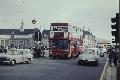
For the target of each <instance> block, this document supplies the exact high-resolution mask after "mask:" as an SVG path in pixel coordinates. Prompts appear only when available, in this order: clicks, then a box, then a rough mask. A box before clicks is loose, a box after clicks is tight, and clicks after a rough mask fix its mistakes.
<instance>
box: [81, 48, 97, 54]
mask: <svg viewBox="0 0 120 80" xmlns="http://www.w3.org/2000/svg"><path fill="white" fill-rule="evenodd" d="M83 54H95V51H94V50H90V49H87V50H84V51H83Z"/></svg>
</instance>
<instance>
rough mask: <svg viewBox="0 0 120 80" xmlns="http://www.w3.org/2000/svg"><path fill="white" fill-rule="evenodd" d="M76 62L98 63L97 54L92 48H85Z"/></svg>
mask: <svg viewBox="0 0 120 80" xmlns="http://www.w3.org/2000/svg"><path fill="white" fill-rule="evenodd" d="M78 64H79V65H80V64H93V65H98V64H99V56H98V54H97V53H96V51H95V50H93V49H85V50H84V51H83V53H82V54H81V55H79V58H78Z"/></svg>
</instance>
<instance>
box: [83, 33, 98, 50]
mask: <svg viewBox="0 0 120 80" xmlns="http://www.w3.org/2000/svg"><path fill="white" fill-rule="evenodd" d="M83 46H84V47H86V48H94V47H96V37H95V36H94V35H93V34H92V33H91V32H89V31H83Z"/></svg>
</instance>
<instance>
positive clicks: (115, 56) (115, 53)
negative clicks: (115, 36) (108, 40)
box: [113, 49, 118, 67]
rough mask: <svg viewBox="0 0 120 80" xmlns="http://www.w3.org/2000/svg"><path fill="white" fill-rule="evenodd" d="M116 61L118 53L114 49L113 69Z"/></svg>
mask: <svg viewBox="0 0 120 80" xmlns="http://www.w3.org/2000/svg"><path fill="white" fill-rule="evenodd" d="M117 60H118V52H117V50H116V49H113V63H114V65H115V67H116V66H117Z"/></svg>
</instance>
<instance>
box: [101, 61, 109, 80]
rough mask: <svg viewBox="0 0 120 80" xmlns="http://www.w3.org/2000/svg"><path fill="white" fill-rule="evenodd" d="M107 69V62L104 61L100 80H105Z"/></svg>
mask: <svg viewBox="0 0 120 80" xmlns="http://www.w3.org/2000/svg"><path fill="white" fill-rule="evenodd" d="M107 68H108V62H107V61H106V63H105V65H104V69H103V72H102V74H101V77H100V80H105V77H106V72H107Z"/></svg>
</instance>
